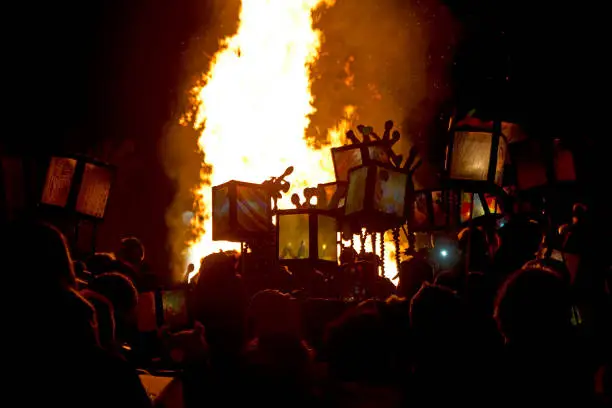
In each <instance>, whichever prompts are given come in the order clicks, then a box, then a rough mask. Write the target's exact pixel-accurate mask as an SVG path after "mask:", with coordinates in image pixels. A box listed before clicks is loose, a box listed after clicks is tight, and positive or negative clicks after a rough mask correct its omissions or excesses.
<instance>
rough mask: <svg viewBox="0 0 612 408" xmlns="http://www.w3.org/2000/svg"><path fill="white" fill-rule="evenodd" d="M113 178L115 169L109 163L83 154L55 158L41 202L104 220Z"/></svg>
mask: <svg viewBox="0 0 612 408" xmlns="http://www.w3.org/2000/svg"><path fill="white" fill-rule="evenodd" d="M113 178H114V168H113V167H112V166H111V165H109V164H106V163H101V162H98V161H95V160H92V159H89V158H83V157H52V158H51V160H50V162H49V168H48V170H47V175H46V178H45V183H44V187H43V193H42V198H41V203H42V204H44V205H47V206H53V207H60V208H64V209H66V210H70V211H75V212H76V213H77V214H79V215H80V216H84V217H87V218H93V219H98V220H101V219H103V218H104V213H105V210H106V205H107V203H108V197H109V194H110V188H111V184H112V182H113Z"/></svg>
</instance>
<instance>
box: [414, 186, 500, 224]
mask: <svg viewBox="0 0 612 408" xmlns="http://www.w3.org/2000/svg"><path fill="white" fill-rule="evenodd" d="M436 193H439V194H440V195H441V196H442V197H443V199H444V202H443V204H442V207H443V208H442V212H443V215H444V219H443V221H440V220H436V210H435V209H434V205H435V200H436V198H435V197H434V195H435V194H436ZM465 194H468V195H469V197H470V201H469V203H470V208H469V211H468V212H469V216H468V217H465V218H463V219H462V210H463V208H462V207H463V205H464V201H463V198H464V195H465ZM475 196H477V197H478V199H479V201H480V203H481V205H482V210H483V213H482V214H481V215H478V216H477V217H474V203H475V200H474V197H475ZM421 197H423V198H424V200H425V206H426V212H425V214H424V215H425V217H426V221H424V222H417V220H416V206H417V205H418V202H419V200H420V199H421ZM491 198H492V199H493V200H494V204H493V205H494V211H492V210H491V205H490V203H489V200H487V199H491ZM505 200H506V197H505V196H502V195H496V194H490V193H487V192H471V191H466V190H461V189H458V188H454V189H442V188H432V189H424V190H418V191H415V192H414V201H413V204H412V207H411V210H410V212H409V214H408V217H409V218H408V222H409V224H408V225H409V230H410V231H411V232H435V231H442V230H452V229H454V228H460V227H461V226H462V225H465V224H466V223H468V222H476V223H479V222H481V221H484V220H485V219H489V218H491V217H492V216H493V217H498V216H502V215H503V214H504V208H505Z"/></svg>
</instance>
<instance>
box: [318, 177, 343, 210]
mask: <svg viewBox="0 0 612 408" xmlns="http://www.w3.org/2000/svg"><path fill="white" fill-rule="evenodd" d="M347 187H348V185H347V183H345V182H341V181H336V182H333V183H325V184H319V185H318V187H317V189H318V194H317V208H320V209H324V210H334V209H338V208H340V207H343V206H344V203H345V200H346V190H347Z"/></svg>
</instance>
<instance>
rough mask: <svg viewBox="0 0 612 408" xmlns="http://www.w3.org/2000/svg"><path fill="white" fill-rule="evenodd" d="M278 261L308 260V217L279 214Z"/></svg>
mask: <svg viewBox="0 0 612 408" xmlns="http://www.w3.org/2000/svg"><path fill="white" fill-rule="evenodd" d="M276 227H277V228H278V257H279V259H308V258H310V216H309V214H307V213H304V214H282V215H281V214H279V216H278V222H277V226H276Z"/></svg>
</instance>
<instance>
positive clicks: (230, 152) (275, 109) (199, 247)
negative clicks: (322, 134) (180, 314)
mask: <svg viewBox="0 0 612 408" xmlns="http://www.w3.org/2000/svg"><path fill="white" fill-rule="evenodd" d="M334 2H335V0H242V7H241V11H240V17H239V19H240V23H239V27H238V30H237V32H236V34H235V35H234V36H232V37H228V38H225V39H224V40H223V41H222V42H221V49H220V51H218V52H217V54H216V55H215V56H214V57H213V59H212V61H211V65H210V68H209V71H208V73H207V74H206V75H205V76H204V77H203V78H202V86H198V87H196V88H195V89H194V90H193V97H194V103H195V104H196V105H197V110H196V115H195V117H194V118H193V123H194V126H195V127H196V128H197V129H201V135H200V138H199V140H198V146H199V148H200V149H201V151H202V152H203V153H204V163H203V166H202V172H201V184H200V186H199V187H197V188H196V190H195V191H194V194H195V199H196V202H197V205H196V211H195V212H196V216H195V217H194V218H193V220H192V226H193V228H194V229H195V232H196V235H197V238H196V239H195V240H194V241H193V242H191V243H190V244H189V248H188V260H189V261H190V262H191V263H193V264H195V265H199V260H200V259H201V258H203V257H204V256H206V255H207V254H210V253H212V252H215V251H218V250H230V249H239V244H237V243H232V242H222V241H212V219H211V217H212V214H211V211H212V197H211V195H212V194H211V187H212V186H214V185H218V184H221V183H224V182H227V181H229V180H232V179H233V180H241V181H247V182H254V183H261V182H263V181H264V180H266V179H267V178H269V177H270V176H275V175H279V174H281V173H282V172H283V171H284V170H285V168H286V167H288V166H294V169H295V171H294V172H293V174H292V175H291V177H290V181H291V191H289V193H287V194H285V196H284V198H283V200H280V201H279V203H278V205H279V207H280V208H290V207H291V203H290V196H291V194H292V193H294V192H295V193H301V191H302V190H303V189H304V188H305V187H310V186H316V185H317V184H318V183H325V182H329V181H333V179H334V169H333V163H332V161H331V155H330V152H329V149H328V148H324V149H319V150H317V149H315V148H313V147H311V145H310V144H309V143H308V141H307V140H306V138H305V132H306V129H307V128H308V126H309V124H310V116H311V115H312V114H313V113H314V112H315V108H314V106H313V102H314V98H313V96H312V93H311V66H312V64H314V63H315V62H316V60H317V58H318V54H319V50H320V46H321V33H320V32H319V31H318V30H316V29H314V28H313V12H314V11H315V10H316V9H318V8H320V7H330V6H332V5H333V4H334ZM354 114H355V107H353V106H348V107H346V108H345V118H344V119H343V120H342V121H341V122H340V123H339V124H338V126H337V127H336V128H334V129H331V130H330V131H329V132H328V141H329V144H330V145H331V146H339V145H342V144H343V142H344V133H345V132H346V130H348V128H349V127H350V126H351V125H354V124H353V123H351V122H352V119H353V118H354ZM327 147H329V146H327ZM387 253H389V252H387ZM387 263H388V262H387ZM390 269H393V270H390ZM394 269H395V268H389V267H388V269H387V276H393V275H394V274H395V272H394ZM196 273H197V268H196V270H195V271H193V272H191V274H190V276H189V279H191V278H192V277H193V276H194V275H195V274H196ZM392 274H393V275H392Z"/></svg>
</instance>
